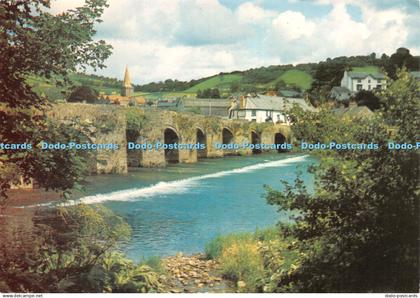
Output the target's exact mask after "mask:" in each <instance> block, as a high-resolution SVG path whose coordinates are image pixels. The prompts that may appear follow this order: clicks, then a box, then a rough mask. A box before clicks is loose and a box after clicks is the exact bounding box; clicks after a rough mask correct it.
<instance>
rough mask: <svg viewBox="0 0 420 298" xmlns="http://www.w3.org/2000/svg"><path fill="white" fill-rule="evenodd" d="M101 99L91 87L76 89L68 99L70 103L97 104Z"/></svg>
mask: <svg viewBox="0 0 420 298" xmlns="http://www.w3.org/2000/svg"><path fill="white" fill-rule="evenodd" d="M98 98H99V92H98V91H97V90H95V89H93V88H91V87H89V86H79V87H76V88H75V89H74V90H73V91H72V92H71V94H70V96H69V98H68V99H67V101H68V102H84V101H86V102H87V103H95V102H96V101H97V100H98Z"/></svg>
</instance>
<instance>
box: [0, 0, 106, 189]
mask: <svg viewBox="0 0 420 298" xmlns="http://www.w3.org/2000/svg"><path fill="white" fill-rule="evenodd" d="M106 6H107V5H106V1H105V0H87V1H86V4H85V6H83V7H79V8H76V9H73V10H69V11H67V12H63V13H61V14H58V15H52V14H50V13H49V12H48V11H47V10H46V8H48V7H49V1H45V0H28V1H13V0H5V1H1V2H0V28H1V30H0V104H1V111H0V137H1V139H2V142H4V143H18V144H20V143H31V144H34V146H35V145H36V144H38V143H39V142H40V141H41V140H43V139H45V138H46V137H47V135H48V133H49V132H50V129H52V128H51V127H54V129H67V128H66V127H64V126H61V125H47V124H46V123H47V121H46V116H45V113H46V111H47V110H48V100H47V98H45V97H40V96H38V95H37V94H36V93H35V92H34V91H33V90H32V88H31V87H30V85H28V83H27V81H26V79H27V77H28V76H29V75H34V76H42V77H44V78H46V79H48V80H50V81H52V82H54V83H56V84H59V85H60V84H63V83H66V82H68V78H67V75H68V73H69V72H75V71H77V70H79V69H82V70H84V69H86V67H88V66H89V67H92V68H93V69H96V68H98V67H99V68H102V67H104V64H103V61H104V60H105V59H106V58H107V57H108V56H109V55H110V53H111V47H110V46H109V45H107V44H105V42H104V41H102V40H100V41H93V39H92V37H93V35H94V34H95V30H94V24H95V23H96V22H100V19H99V18H100V16H101V14H102V12H103V10H104V8H105V7H106ZM59 78H63V79H59ZM39 132H42V133H39ZM63 135H65V134H64V133H63ZM34 154H35V153H34V151H28V150H14V151H12V150H4V151H3V152H2V154H1V157H0V163H1V164H2V168H3V169H5V168H10V167H13V168H14V169H15V170H16V172H17V173H19V174H21V175H22V176H23V177H24V178H25V179H26V180H28V179H29V178H31V177H35V175H36V174H37V173H39V172H43V173H44V174H43V175H41V176H39V177H36V178H37V181H38V183H39V184H40V185H41V186H47V187H50V188H53V189H67V188H68V187H72V183H69V181H65V178H64V177H63V178H62V179H57V178H56V177H54V176H57V171H59V169H60V168H61V167H63V165H62V164H60V163H53V162H51V163H49V164H48V166H47V167H46V166H45V164H44V165H43V164H41V165H40V164H38V162H37V156H35V155H34ZM59 154H62V153H59ZM68 157H69V158H70V156H68ZM62 162H64V163H68V162H70V164H71V161H69V160H66V159H64V160H62ZM40 167H41V168H40ZM42 168H46V169H48V171H46V170H43V169H42ZM56 170H57V171H56ZM48 173H49V175H48ZM71 173H72V174H74V175H76V176H77V175H79V174H80V173H78V172H77V171H76V172H73V171H71ZM0 175H2V173H1V172H0ZM2 176H3V175H2ZM65 177H66V178H69V177H68V176H67V175H66V176H65ZM70 178H71V179H70V181H76V180H77V179H76V178H75V177H70ZM50 181H55V183H50ZM9 187H10V181H5V180H3V177H2V179H1V183H0V197H5V194H6V190H7V189H8V188H9Z"/></svg>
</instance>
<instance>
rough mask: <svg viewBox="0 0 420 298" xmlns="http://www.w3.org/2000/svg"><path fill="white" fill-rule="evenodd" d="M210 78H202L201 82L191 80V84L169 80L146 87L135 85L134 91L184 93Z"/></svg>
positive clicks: (149, 84) (146, 85)
mask: <svg viewBox="0 0 420 298" xmlns="http://www.w3.org/2000/svg"><path fill="white" fill-rule="evenodd" d="M207 79H208V78H202V79H199V80H191V81H189V82H184V81H178V80H172V79H168V80H165V81H164V82H162V81H161V82H157V83H155V82H152V83H148V84H145V85H134V91H142V92H172V91H184V90H186V89H188V88H191V87H192V86H194V85H196V84H199V83H201V82H203V81H205V80H207Z"/></svg>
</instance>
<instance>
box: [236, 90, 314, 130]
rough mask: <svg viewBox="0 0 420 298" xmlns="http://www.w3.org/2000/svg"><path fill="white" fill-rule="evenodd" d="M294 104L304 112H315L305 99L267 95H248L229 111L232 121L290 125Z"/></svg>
mask: <svg viewBox="0 0 420 298" xmlns="http://www.w3.org/2000/svg"><path fill="white" fill-rule="evenodd" d="M294 104H297V105H298V106H300V107H302V108H303V109H304V110H315V109H314V108H313V107H311V106H309V105H308V104H307V103H306V102H305V100H304V99H303V98H284V97H278V96H267V95H261V94H258V95H254V96H252V95H248V96H244V97H242V98H241V99H240V103H236V106H235V105H233V107H232V108H231V109H230V110H229V118H230V119H244V120H248V121H255V122H257V123H262V122H273V123H284V124H290V119H289V117H288V115H287V111H288V110H289V109H290V108H292V107H293V105H294Z"/></svg>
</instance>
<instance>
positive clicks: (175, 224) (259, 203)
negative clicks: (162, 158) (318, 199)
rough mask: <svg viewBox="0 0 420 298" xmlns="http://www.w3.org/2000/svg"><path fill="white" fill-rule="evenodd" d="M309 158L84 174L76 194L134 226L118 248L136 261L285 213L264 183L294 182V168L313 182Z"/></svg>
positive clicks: (267, 157) (195, 248)
mask: <svg viewBox="0 0 420 298" xmlns="http://www.w3.org/2000/svg"><path fill="white" fill-rule="evenodd" d="M314 162H315V159H313V158H311V157H309V156H305V155H296V154H264V155H254V156H250V157H228V158H222V159H205V160H202V161H200V162H198V163H195V164H177V165H172V166H169V167H167V168H162V169H147V168H139V169H135V170H134V171H130V172H129V174H128V176H117V175H100V176H94V177H92V178H90V180H91V181H90V182H91V183H90V186H88V188H87V190H86V192H85V193H84V195H83V196H82V197H81V198H80V200H81V201H82V202H84V203H87V204H104V205H105V206H106V207H108V208H110V209H112V210H113V211H114V212H115V213H116V214H118V215H120V216H123V217H124V218H125V219H126V220H127V222H128V223H129V224H130V226H131V228H132V231H133V233H132V238H131V240H130V242H128V243H126V244H125V245H124V247H123V249H124V250H125V252H126V253H127V255H128V256H129V257H131V258H132V259H134V260H140V259H143V258H147V257H150V256H167V255H174V254H176V253H177V252H179V251H182V252H183V253H195V252H200V251H203V249H204V247H205V244H206V243H207V242H208V241H209V240H211V239H212V238H214V237H215V236H217V235H221V234H226V233H231V232H240V231H255V230H256V229H257V228H264V227H267V226H272V225H274V224H275V223H276V222H278V221H279V220H287V216H286V214H279V213H277V212H276V208H275V207H274V206H270V205H268V204H267V203H266V201H265V198H264V197H263V195H264V188H263V185H264V184H268V185H271V186H273V187H275V188H277V189H281V183H280V181H281V180H285V181H288V182H293V180H294V179H295V178H296V176H297V172H298V171H300V172H302V178H303V180H304V181H305V184H306V185H308V186H309V188H311V187H312V186H313V177H312V176H311V175H310V174H308V173H307V172H306V168H307V167H308V165H310V164H313V163H314Z"/></svg>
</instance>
